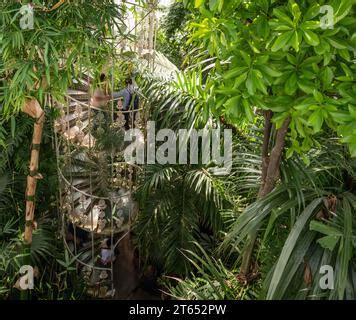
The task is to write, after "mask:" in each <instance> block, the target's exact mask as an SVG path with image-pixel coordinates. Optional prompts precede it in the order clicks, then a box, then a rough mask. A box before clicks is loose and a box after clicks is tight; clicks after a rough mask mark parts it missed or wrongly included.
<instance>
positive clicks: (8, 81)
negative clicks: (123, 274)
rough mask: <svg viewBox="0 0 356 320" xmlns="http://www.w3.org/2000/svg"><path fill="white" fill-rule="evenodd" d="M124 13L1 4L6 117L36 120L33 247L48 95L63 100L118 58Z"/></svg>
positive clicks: (0, 70)
mask: <svg viewBox="0 0 356 320" xmlns="http://www.w3.org/2000/svg"><path fill="white" fill-rule="evenodd" d="M123 13H124V12H123V9H122V7H120V6H118V5H117V4H116V3H115V1H114V0H104V1H81V2H79V1H77V2H69V1H63V0H62V1H50V0H49V1H39V0H38V1H31V2H30V1H21V2H20V1H4V2H2V3H1V4H0V24H1V25H0V74H1V88H0V90H1V91H0V103H1V109H2V110H1V113H2V116H4V117H10V116H12V115H14V114H16V113H17V112H20V111H22V112H24V113H26V114H28V115H29V116H30V117H32V118H33V119H34V121H35V123H34V131H33V138H32V150H31V159H30V166H29V174H28V177H27V188H26V227H25V236H24V240H25V242H27V243H31V241H32V229H33V227H34V225H35V223H34V221H33V219H34V211H35V195H36V186H37V182H38V180H39V179H41V178H42V176H41V174H40V173H39V171H38V169H39V149H40V144H41V140H42V129H43V125H44V119H45V113H46V110H47V109H48V106H47V105H45V102H46V101H48V97H52V98H53V99H56V100H58V101H63V97H64V94H65V93H66V90H67V88H68V86H70V85H71V84H72V83H73V80H74V79H76V78H77V77H79V75H80V74H81V73H82V72H83V71H84V70H85V71H86V72H87V73H91V74H93V75H96V73H98V72H100V70H101V68H102V67H103V65H104V64H105V63H106V62H107V61H108V59H109V58H110V57H112V44H111V43H110V41H109V40H108V39H109V38H113V37H114V36H115V35H114V34H113V31H112V27H113V26H116V27H117V30H118V32H120V30H123V26H124V23H123V22H122V21H123V20H122V16H123ZM22 14H25V15H24V16H22ZM23 19H24V20H23Z"/></svg>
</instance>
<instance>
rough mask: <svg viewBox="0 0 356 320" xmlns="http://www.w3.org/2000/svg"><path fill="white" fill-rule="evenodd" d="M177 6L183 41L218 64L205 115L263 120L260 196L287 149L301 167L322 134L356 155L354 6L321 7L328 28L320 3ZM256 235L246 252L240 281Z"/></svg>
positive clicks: (338, 3) (268, 187)
mask: <svg viewBox="0 0 356 320" xmlns="http://www.w3.org/2000/svg"><path fill="white" fill-rule="evenodd" d="M183 2H184V3H185V4H186V5H187V6H188V8H190V9H191V11H192V13H193V16H194V19H193V21H191V23H190V26H189V30H190V32H191V38H190V40H189V42H191V43H197V46H198V47H199V48H200V47H201V45H202V44H203V50H207V51H208V53H209V55H210V56H211V57H214V58H216V60H215V64H214V68H213V69H212V70H211V74H210V77H211V78H213V79H214V83H217V84H215V85H214V86H213V87H212V94H211V96H212V101H213V103H211V104H208V105H207V107H208V108H209V109H210V111H211V113H212V114H215V115H216V116H217V117H220V116H221V115H223V116H224V118H225V119H226V120H227V121H228V122H230V123H235V124H241V123H245V122H254V118H255V114H256V112H254V111H255V110H256V109H257V110H260V112H261V113H262V114H263V115H264V118H265V124H264V143H263V144H262V148H261V153H260V154H261V159H262V178H261V186H260V190H259V194H258V197H259V198H261V197H264V196H266V195H267V194H268V193H270V192H271V191H272V190H273V188H274V187H275V185H276V183H277V182H278V180H279V176H280V175H279V168H280V163H281V159H282V156H283V155H284V151H285V149H287V153H286V157H287V158H290V157H291V156H292V155H293V153H298V154H301V156H302V157H303V158H304V160H305V161H306V162H307V161H308V160H307V158H306V157H305V153H306V152H307V151H308V150H309V149H310V148H311V147H312V146H313V145H319V144H318V142H317V139H316V135H317V134H319V133H320V132H322V131H323V130H327V128H331V129H333V130H335V131H336V132H337V133H338V135H339V137H340V138H341V141H342V142H344V143H346V144H347V145H348V147H349V150H350V153H351V154H352V155H355V154H356V153H355V151H356V149H355V148H356V140H355V139H354V137H355V132H354V126H355V125H354V124H355V115H354V109H355V106H354V101H355V99H354V90H353V89H352V81H353V77H354V69H355V65H354V64H351V65H349V66H348V65H347V63H350V62H351V61H352V54H353V51H354V48H355V47H354V37H353V36H352V34H353V29H352V28H353V27H351V25H355V24H354V22H355V20H354V18H353V17H352V1H349V0H343V1H331V2H330V3H329V2H328V3H326V2H325V4H327V5H328V6H329V7H328V8H329V10H333V12H334V15H333V19H334V21H333V23H334V24H333V25H332V26H327V27H326V28H329V29H326V28H324V25H321V24H320V19H321V17H320V16H319V13H320V7H321V5H323V4H324V1H322V3H319V2H318V3H316V1H303V0H301V1H294V0H290V1H288V2H285V1H266V0H259V1H254V2H245V1H222V0H221V1H194V3H192V2H188V1H183ZM330 8H331V9H330ZM331 27H332V28H333V29H331ZM267 64H268V65H267ZM213 71H214V72H213ZM273 128H274V129H273ZM285 146H286V148H285ZM256 237H257V234H250V236H249V238H250V240H249V245H247V247H246V250H245V253H244V259H243V261H242V265H241V275H242V276H245V277H246V276H247V277H248V272H249V267H250V260H251V254H252V250H253V248H254V242H255V239H256Z"/></svg>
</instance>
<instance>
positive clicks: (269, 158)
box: [239, 111, 290, 284]
mask: <svg viewBox="0 0 356 320" xmlns="http://www.w3.org/2000/svg"><path fill="white" fill-rule="evenodd" d="M264 116H265V128H264V137H263V145H262V176H261V186H260V189H259V192H258V198H259V199H260V198H263V197H265V196H266V195H268V194H269V193H270V192H271V191H272V190H273V189H274V187H275V185H276V183H277V181H278V179H279V167H280V164H281V159H282V154H283V149H284V144H285V138H286V135H287V132H288V127H289V122H290V119H289V118H287V119H286V120H285V121H284V122H283V125H282V127H281V128H280V129H278V130H277V133H276V141H275V145H274V147H273V149H272V152H271V154H270V155H269V154H268V145H269V141H270V136H271V128H272V123H271V118H272V112H270V111H267V112H265V114H264ZM257 235H258V230H256V231H254V232H252V233H251V234H250V235H249V240H248V243H247V245H246V247H245V249H244V254H243V256H242V263H241V269H240V274H239V279H240V281H241V282H242V283H243V284H247V283H248V282H249V280H250V277H249V273H250V269H251V267H250V265H251V257H252V253H253V249H254V246H255V242H256V238H257Z"/></svg>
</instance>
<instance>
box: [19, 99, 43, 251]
mask: <svg viewBox="0 0 356 320" xmlns="http://www.w3.org/2000/svg"><path fill="white" fill-rule="evenodd" d="M22 111H23V112H24V113H26V114H28V115H29V116H30V117H32V118H34V119H35V124H34V128H33V136H32V145H31V160H30V167H29V175H28V176H27V186H26V194H25V195H26V225H25V235H24V240H25V242H26V243H27V244H31V243H32V230H33V228H34V213H35V195H36V187H37V180H39V179H42V175H41V174H40V173H38V162H39V153H40V145H41V140H42V131H43V124H44V111H43V110H42V108H41V106H40V104H39V103H38V101H37V100H35V99H32V100H26V102H25V104H24V107H23V109H22Z"/></svg>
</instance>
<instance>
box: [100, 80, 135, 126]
mask: <svg viewBox="0 0 356 320" xmlns="http://www.w3.org/2000/svg"><path fill="white" fill-rule="evenodd" d="M102 79H103V80H105V75H104V74H102V75H101V76H100V80H101V81H102ZM125 84H126V87H125V88H124V89H122V90H120V91H114V92H112V93H111V94H109V95H101V96H100V95H95V96H94V101H95V104H98V105H100V104H102V103H103V102H104V103H107V102H108V101H109V100H116V99H118V98H123V101H122V105H121V104H120V103H118V105H119V108H120V109H121V110H122V111H123V114H124V116H125V129H126V130H128V129H129V128H130V126H129V116H130V112H127V111H129V110H137V109H138V108H139V100H138V94H137V92H136V88H135V87H134V85H133V83H132V79H131V78H127V79H126V80H125ZM135 116H136V112H133V121H135ZM116 118H117V114H116V113H115V118H114V120H116Z"/></svg>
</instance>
